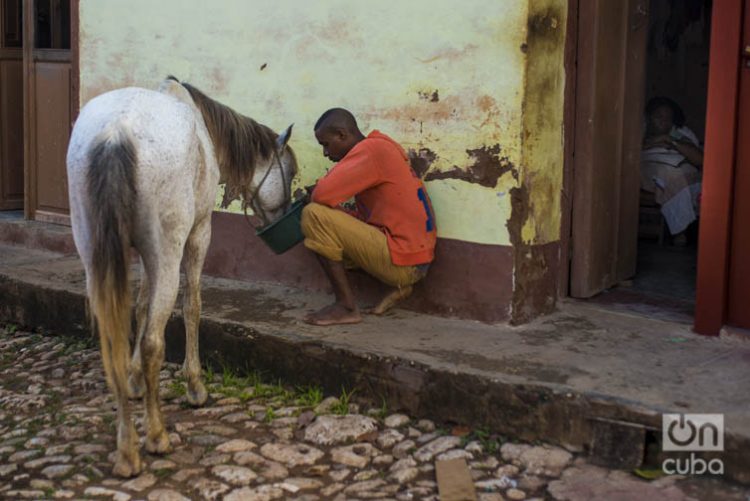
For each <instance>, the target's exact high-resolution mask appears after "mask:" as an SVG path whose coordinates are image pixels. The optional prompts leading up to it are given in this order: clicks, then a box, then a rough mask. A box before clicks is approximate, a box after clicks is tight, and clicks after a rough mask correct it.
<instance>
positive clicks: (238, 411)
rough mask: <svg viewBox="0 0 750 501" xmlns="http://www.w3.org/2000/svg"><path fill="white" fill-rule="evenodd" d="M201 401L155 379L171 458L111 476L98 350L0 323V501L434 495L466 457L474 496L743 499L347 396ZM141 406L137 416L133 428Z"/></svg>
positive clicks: (222, 396) (229, 392) (111, 420)
mask: <svg viewBox="0 0 750 501" xmlns="http://www.w3.org/2000/svg"><path fill="white" fill-rule="evenodd" d="M208 378H210V380H212V381H213V383H212V384H211V385H210V386H209V389H210V391H211V396H210V400H209V403H208V404H207V405H206V406H205V407H203V408H198V409H193V408H190V407H188V406H187V405H186V404H185V401H184V386H183V383H182V381H181V379H180V377H179V366H177V365H175V364H167V365H166V366H165V368H164V370H163V371H162V373H161V394H162V398H163V403H164V405H163V410H164V413H165V417H166V419H167V423H168V430H169V431H170V432H171V433H170V439H171V442H172V445H173V452H172V453H171V454H168V455H166V456H164V457H156V456H151V455H147V454H145V453H144V456H143V459H144V463H145V468H144V472H143V473H142V474H141V475H140V476H139V477H137V478H134V479H130V480H123V479H117V478H112V476H111V469H112V451H113V450H114V447H115V426H114V425H115V409H114V407H113V403H112V399H111V397H110V396H109V392H108V391H107V388H106V384H105V381H104V377H103V372H102V370H101V364H100V359H99V352H98V350H97V349H96V348H95V347H94V346H93V343H92V342H87V340H82V339H80V338H64V337H53V336H51V335H41V334H33V333H29V332H23V331H20V330H19V331H16V329H15V327H14V326H7V327H6V328H5V329H0V381H1V382H0V496H1V497H3V498H5V499H114V500H117V501H126V500H129V499H148V500H164V501H167V500H170V501H171V500H182V499H226V500H266V499H300V500H302V499H304V500H314V499H341V500H343V499H373V498H381V499H398V500H410V499H439V497H438V485H437V482H436V475H435V464H436V462H437V461H441V460H445V459H450V458H465V460H466V462H467V463H468V465H469V468H470V473H471V476H472V477H473V480H474V484H475V487H476V490H477V494H478V498H479V499H481V500H485V501H490V500H502V499H513V500H520V499H557V500H566V499H570V500H584V499H607V500H615V499H622V500H625V499H640V500H646V499H648V500H651V499H654V500H656V499H666V500H679V499H691V498H692V499H737V500H744V499H747V497H746V496H747V493H745V492H744V490H743V489H741V488H739V487H730V486H726V485H725V484H719V483H714V482H710V481H704V482H697V481H689V480H679V479H677V478H662V479H660V480H657V481H654V482H650V483H649V482H646V481H643V480H640V479H637V478H636V477H634V476H633V475H631V474H629V473H627V472H620V471H610V470H606V469H603V468H599V467H596V466H592V465H589V464H587V462H586V459H585V458H584V457H576V455H575V454H571V453H570V452H568V451H566V450H564V449H561V448H556V447H550V446H546V445H525V444H514V443H503V442H502V440H501V439H500V438H499V437H498V436H495V435H492V434H490V433H489V432H487V431H485V430H469V429H467V428H463V427H452V428H442V427H441V426H440V423H437V426H436V424H435V423H433V422H431V421H428V420H415V419H411V418H410V417H408V416H406V415H403V414H397V413H394V412H392V411H390V410H388V409H385V408H368V407H367V406H362V407H360V406H359V405H358V404H356V403H353V402H350V401H349V400H350V397H352V399H353V397H356V392H355V394H354V395H353V396H352V394H351V392H348V391H347V390H346V389H343V390H342V394H341V395H339V397H338V398H337V397H327V398H326V397H325V395H323V394H322V393H321V391H320V390H319V389H317V388H316V387H315V386H311V387H309V388H304V389H291V388H288V387H285V386H283V385H282V384H271V385H269V384H264V383H261V382H260V378H259V377H249V378H241V377H239V376H237V375H235V374H232V373H231V372H230V371H227V370H225V371H223V372H222V373H214V374H211V373H209V374H208V375H207V379H208ZM141 411H142V409H141V408H140V405H139V406H138V407H137V410H136V416H139V417H138V419H137V425H138V426H137V427H138V430H139V433H140V434H141V435H142V434H143V428H142V422H141V419H140V416H141V415H142V412H141Z"/></svg>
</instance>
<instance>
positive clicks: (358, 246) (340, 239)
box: [302, 203, 423, 287]
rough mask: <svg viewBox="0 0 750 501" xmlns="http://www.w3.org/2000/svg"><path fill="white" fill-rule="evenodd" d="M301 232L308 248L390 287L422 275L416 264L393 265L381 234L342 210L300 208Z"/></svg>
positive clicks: (416, 278)
mask: <svg viewBox="0 0 750 501" xmlns="http://www.w3.org/2000/svg"><path fill="white" fill-rule="evenodd" d="M302 233H303V234H304V235H305V247H307V248H308V249H310V250H311V251H313V252H315V253H317V254H320V255H321V256H323V257H325V258H327V259H330V260H331V261H343V263H344V265H345V266H347V267H349V268H352V267H357V268H361V269H363V270H365V271H366V272H367V273H369V274H370V275H372V276H374V277H375V278H377V279H378V280H380V281H381V282H384V283H386V284H388V285H390V286H392V287H406V286H408V285H412V284H414V283H415V282H417V281H418V280H420V279H421V278H422V277H423V273H422V272H421V271H420V270H419V269H418V268H417V267H416V266H398V265H395V264H393V262H392V261H391V253H390V251H389V250H388V241H387V239H386V236H385V234H384V233H383V232H382V231H380V230H379V229H378V228H376V227H375V226H372V225H370V224H367V223H365V222H363V221H360V220H359V219H357V218H355V217H353V216H350V215H349V214H347V213H346V212H344V211H341V210H338V209H332V208H330V207H327V206H325V205H321V204H316V203H310V204H308V205H307V206H305V208H304V209H303V211H302Z"/></svg>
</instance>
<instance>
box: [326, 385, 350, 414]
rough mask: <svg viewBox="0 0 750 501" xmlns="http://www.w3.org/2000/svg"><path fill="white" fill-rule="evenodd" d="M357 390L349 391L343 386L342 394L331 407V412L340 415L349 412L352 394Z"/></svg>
mask: <svg viewBox="0 0 750 501" xmlns="http://www.w3.org/2000/svg"><path fill="white" fill-rule="evenodd" d="M355 391H356V390H352V391H349V392H347V391H346V388H344V387H343V386H342V387H341V396H340V397H339V401H338V402H337V403H336V404H335V405H333V406H332V407H331V412H333V413H334V414H338V415H340V416H343V415H345V414H348V413H349V402H350V401H351V399H352V395H353V394H354V392H355Z"/></svg>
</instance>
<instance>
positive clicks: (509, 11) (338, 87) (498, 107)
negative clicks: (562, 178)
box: [80, 0, 526, 244]
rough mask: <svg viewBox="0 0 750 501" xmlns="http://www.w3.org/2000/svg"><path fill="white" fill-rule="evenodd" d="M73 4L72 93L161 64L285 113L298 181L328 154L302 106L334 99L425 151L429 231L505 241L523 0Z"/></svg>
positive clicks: (365, 122) (365, 124)
mask: <svg viewBox="0 0 750 501" xmlns="http://www.w3.org/2000/svg"><path fill="white" fill-rule="evenodd" d="M80 9H81V12H80V19H81V36H80V40H81V64H80V66H81V93H82V96H81V102H82V103H85V102H86V101H87V100H88V99H90V98H91V97H93V96H95V95H97V94H99V93H101V92H102V91H105V90H109V89H112V88H116V87H120V86H124V85H140V86H146V87H154V86H156V85H158V83H159V81H160V79H161V78H163V77H164V76H165V75H167V74H169V73H172V74H174V75H175V76H177V77H178V78H180V79H183V80H186V81H189V82H191V83H193V84H195V85H197V86H198V87H200V88H202V89H203V90H205V91H206V92H207V93H208V94H209V95H211V96H212V97H215V98H216V99H218V100H220V101H222V102H224V103H226V104H228V105H230V106H232V107H234V108H235V109H237V110H238V111H240V112H242V113H244V114H247V115H249V116H252V117H253V118H256V119H259V120H260V121H262V122H264V123H266V124H268V125H270V126H272V127H273V128H275V129H277V130H279V129H281V128H282V127H285V126H286V125H288V124H289V123H290V122H294V123H295V133H294V135H293V139H292V145H293V147H294V148H295V150H296V151H297V154H298V157H299V158H300V159H301V163H302V167H303V169H302V173H301V176H300V180H299V182H300V183H308V182H310V181H312V180H313V179H315V178H316V177H318V176H319V175H321V174H322V173H323V172H324V171H325V169H326V167H328V166H329V164H328V162H327V161H326V160H325V159H324V158H323V156H322V155H321V153H320V149H319V147H318V145H317V143H316V142H315V138H314V136H313V134H312V127H313V124H314V123H315V120H316V119H317V118H318V116H319V115H320V113H322V112H323V111H325V110H326V109H327V108H330V107H333V106H343V107H346V108H348V109H350V110H352V111H353V112H354V113H355V115H356V116H357V117H358V118H359V120H360V122H361V126H362V129H363V130H365V131H369V130H371V129H374V128H377V129H380V130H382V131H383V132H386V133H388V134H390V135H392V136H393V137H394V138H396V139H397V140H398V141H400V142H401V143H402V144H403V146H404V147H405V148H410V149H414V150H416V151H420V150H422V156H423V157H424V158H427V159H429V160H428V161H427V162H426V163H429V166H428V167H429V169H430V171H429V172H428V173H427V174H426V175H427V176H428V179H430V178H431V179H434V180H433V181H430V182H429V186H428V190H429V193H430V195H431V197H432V198H433V202H434V205H435V210H436V212H437V218H438V222H439V231H440V236H442V237H447V238H455V239H459V240H465V241H469V242H479V243H487V244H509V243H510V240H509V238H508V233H507V230H506V228H505V225H504V224H502V222H503V221H504V220H505V219H507V218H508V217H509V215H510V202H509V197H508V195H507V193H508V190H509V188H511V187H512V186H514V185H515V180H514V179H513V175H512V166H514V165H518V164H519V161H520V153H521V150H520V148H521V146H520V131H521V120H522V117H521V106H522V97H523V93H522V89H523V81H524V79H523V76H524V64H525V61H524V54H523V52H522V51H521V49H520V47H521V44H522V43H523V42H524V37H525V31H526V3H525V1H524V0H513V1H504V2H496V1H494V0H481V1H473V2H458V1H456V2H433V1H430V0H415V1H409V2H404V1H402V0H385V1H384V2H381V3H379V4H378V6H377V8H364V7H363V6H362V5H361V4H359V3H357V2H350V1H343V0H332V1H328V2H325V3H323V4H321V3H318V2H309V1H306V0H287V1H281V2H247V1H244V0H223V1H221V2H198V1H185V0H160V1H159V2H152V1H150V0H127V1H125V0H123V1H107V2H101V1H95V0H89V1H85V0H84V1H82V2H81V7H80ZM425 166H426V167H427V165H425ZM456 168H458V169H459V170H460V171H461V172H451V171H452V170H454V169H456ZM464 172H467V173H468V174H464ZM443 177H444V178H445V179H440V178H443ZM456 178H458V179H456Z"/></svg>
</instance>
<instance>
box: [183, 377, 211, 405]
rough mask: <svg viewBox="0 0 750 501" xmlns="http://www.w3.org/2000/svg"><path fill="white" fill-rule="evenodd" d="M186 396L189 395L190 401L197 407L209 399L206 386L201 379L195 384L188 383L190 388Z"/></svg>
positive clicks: (188, 399)
mask: <svg viewBox="0 0 750 501" xmlns="http://www.w3.org/2000/svg"><path fill="white" fill-rule="evenodd" d="M185 396H186V397H187V401H188V403H190V405H193V406H196V407H199V406H201V405H203V404H205V403H206V400H208V392H207V391H206V387H205V386H204V385H203V383H201V382H200V381H198V382H196V383H194V384H190V383H188V389H187V393H186V394H185Z"/></svg>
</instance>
